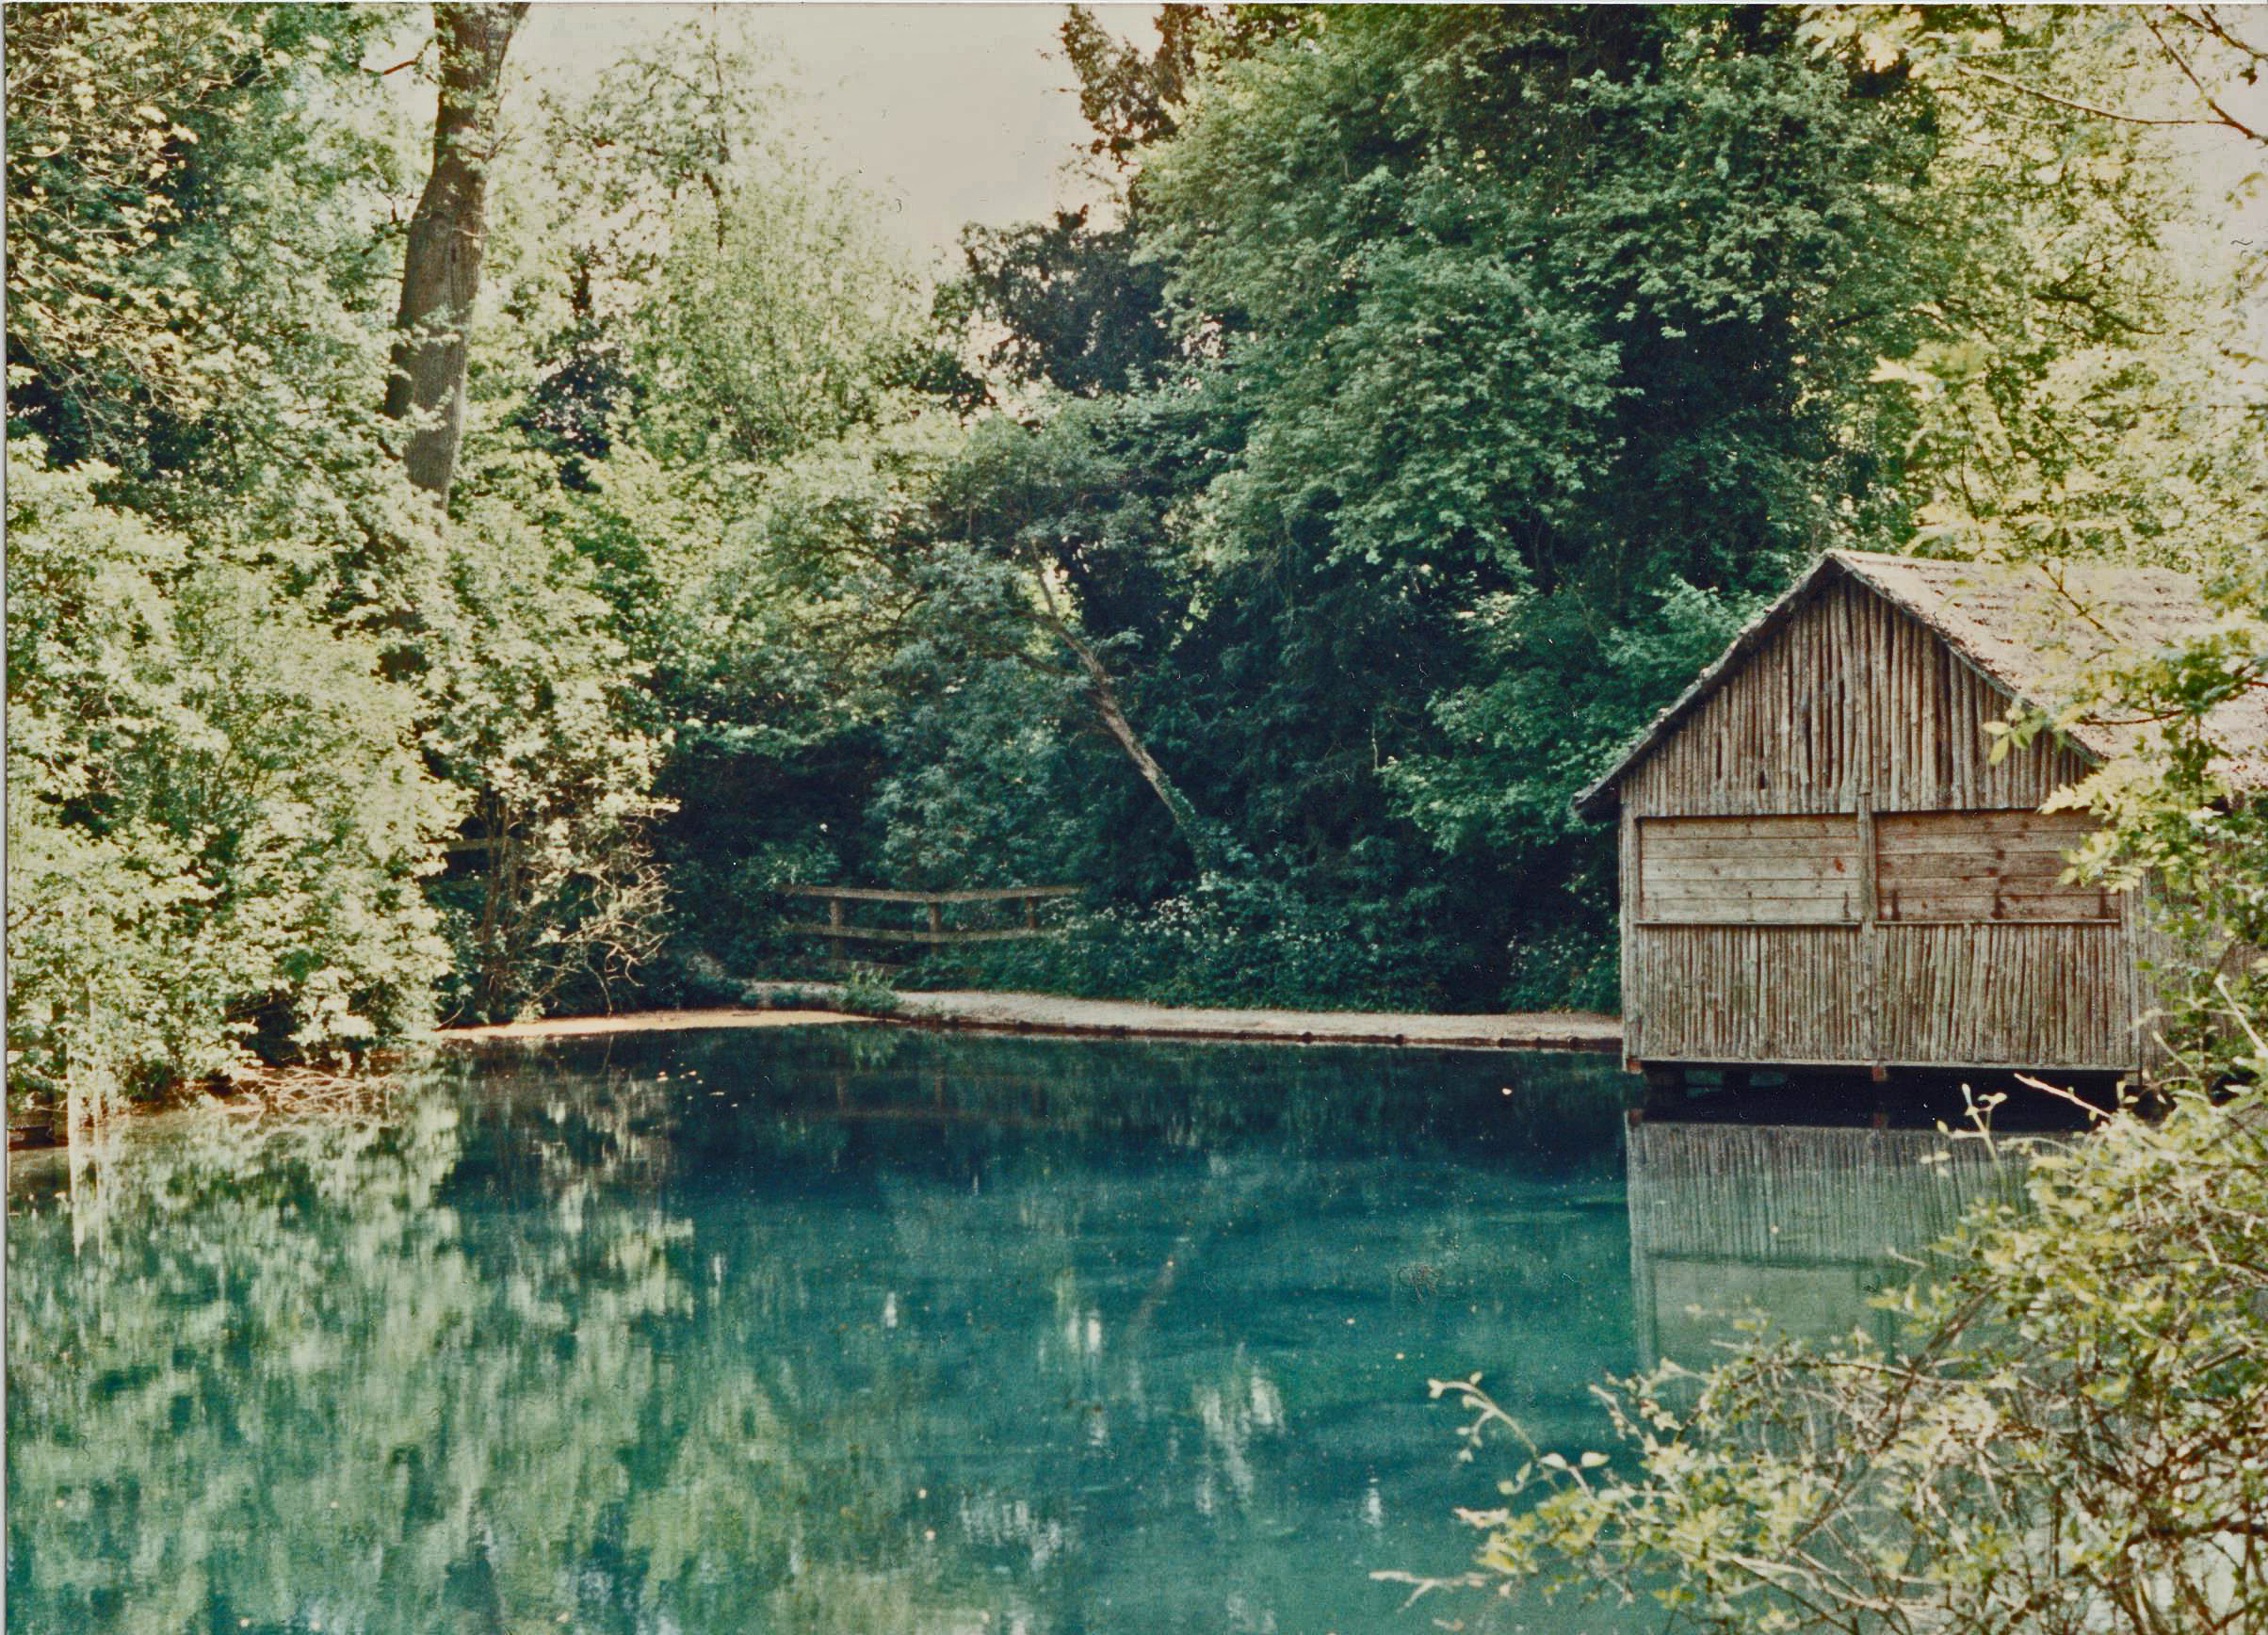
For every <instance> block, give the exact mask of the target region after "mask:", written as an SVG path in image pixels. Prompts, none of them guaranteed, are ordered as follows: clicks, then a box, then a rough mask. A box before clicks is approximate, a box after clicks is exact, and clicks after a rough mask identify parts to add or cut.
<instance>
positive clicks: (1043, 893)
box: [780, 885, 1079, 958]
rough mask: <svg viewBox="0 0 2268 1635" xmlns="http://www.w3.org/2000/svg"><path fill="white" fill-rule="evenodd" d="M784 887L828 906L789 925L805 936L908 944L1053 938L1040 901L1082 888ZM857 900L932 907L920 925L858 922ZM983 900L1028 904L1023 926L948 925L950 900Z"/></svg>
mask: <svg viewBox="0 0 2268 1635" xmlns="http://www.w3.org/2000/svg"><path fill="white" fill-rule="evenodd" d="M780 890H781V891H782V893H784V894H785V895H786V896H788V897H800V898H816V899H818V900H822V901H824V902H825V903H826V904H827V919H826V922H825V923H824V924H820V923H818V922H815V921H811V920H793V919H791V920H789V921H788V922H787V926H786V929H787V930H788V931H793V932H796V933H799V934H801V935H803V936H811V937H825V938H828V939H829V940H831V941H833V942H835V943H852V942H866V943H906V944H914V945H918V946H927V947H941V946H946V945H955V944H967V943H1001V942H1012V941H1015V940H1017V939H1019V938H1023V937H1045V936H1052V935H1054V934H1055V928H1053V927H1049V926H1044V925H1042V924H1040V904H1041V903H1042V902H1044V901H1045V900H1046V899H1048V898H1062V897H1077V895H1078V892H1079V888H1078V887H1077V886H1076V885H1008V886H990V887H985V888H982V889H980V890H971V891H892V890H887V889H884V888H882V887H877V886H866V885H784V886H782V887H781V888H780ZM853 902H872V903H905V904H910V905H913V906H915V907H918V908H923V909H926V910H928V919H929V924H928V925H927V926H926V927H923V928H918V929H916V928H913V927H900V926H875V925H853V924H851V923H850V920H849V919H848V918H847V917H845V915H844V912H843V909H844V905H845V904H846V903H853ZM979 902H981V903H1016V902H1021V903H1022V904H1023V905H1024V923H1023V924H1022V925H1020V926H948V925H947V924H946V923H945V910H946V908H947V906H948V904H953V903H979ZM838 958H839V956H838Z"/></svg>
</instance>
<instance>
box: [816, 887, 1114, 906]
mask: <svg viewBox="0 0 2268 1635" xmlns="http://www.w3.org/2000/svg"><path fill="white" fill-rule="evenodd" d="M1080 889H1081V888H1080V887H1078V886H1076V885H1007V886H990V887H986V888H984V889H981V890H973V891H889V890H885V889H883V888H882V887H879V886H868V885H783V886H782V887H780V890H781V891H782V892H784V893H786V895H787V896H789V897H834V898H842V899H843V900H844V901H845V902H1009V901H1012V900H1014V899H1016V898H1027V897H1076V896H1077V895H1078V893H1079V890H1080Z"/></svg>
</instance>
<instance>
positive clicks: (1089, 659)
mask: <svg viewBox="0 0 2268 1635" xmlns="http://www.w3.org/2000/svg"><path fill="white" fill-rule="evenodd" d="M1029 556H1030V558H1031V568H1032V572H1033V573H1034V574H1035V575H1038V577H1039V582H1040V598H1041V601H1042V602H1043V604H1044V605H1045V613H1044V614H1043V615H1042V618H1043V620H1044V622H1045V624H1046V625H1047V628H1048V629H1050V630H1051V631H1053V632H1054V633H1055V635H1056V637H1057V639H1060V640H1061V642H1062V644H1063V645H1064V646H1065V647H1068V648H1070V649H1071V653H1072V656H1073V657H1075V658H1077V660H1078V663H1079V669H1081V670H1082V671H1084V672H1086V676H1087V696H1088V698H1089V699H1091V700H1092V701H1093V704H1094V713H1095V714H1096V715H1097V716H1098V717H1100V718H1101V720H1102V723H1103V729H1104V730H1105V731H1106V732H1108V733H1109V734H1110V737H1112V738H1113V739H1114V740H1116V742H1117V744H1118V747H1119V748H1120V749H1121V750H1123V751H1125V752H1126V759H1127V760H1129V761H1131V762H1132V763H1133V764H1134V769H1135V771H1137V772H1139V773H1140V774H1141V775H1142V782H1143V783H1145V784H1147V785H1149V786H1150V793H1151V794H1153V795H1155V796H1157V797H1158V804H1159V805H1161V806H1163V807H1164V808H1165V810H1166V815H1167V816H1168V817H1171V818H1173V820H1174V828H1175V829H1176V830H1178V831H1179V832H1180V834H1181V838H1182V839H1183V841H1185V842H1186V843H1187V844H1188V846H1189V849H1190V850H1191V853H1193V854H1194V855H1195V857H1196V859H1197V863H1198V866H1200V867H1204V866H1207V865H1208V864H1209V863H1210V858H1209V856H1208V853H1207V846H1206V842H1205V839H1204V837H1203V835H1202V834H1200V833H1199V828H1198V825H1197V823H1196V821H1195V817H1196V814H1195V813H1194V812H1193V811H1191V807H1190V803H1189V801H1188V800H1187V798H1186V797H1184V796H1183V795H1182V793H1181V791H1180V790H1179V789H1176V788H1175V787H1174V783H1173V780H1172V779H1170V778H1168V777H1167V776H1166V775H1165V769H1164V768H1163V767H1161V766H1159V765H1158V757H1157V756H1155V755H1153V754H1151V753H1150V749H1149V746H1148V745H1147V744H1145V743H1143V742H1142V738H1141V737H1140V735H1138V734H1137V733H1136V732H1135V731H1134V723H1133V722H1132V721H1131V720H1128V719H1127V717H1126V705H1125V704H1121V703H1120V702H1119V697H1118V688H1116V687H1115V686H1113V685H1112V683H1111V680H1110V672H1109V671H1108V670H1107V669H1105V668H1104V666H1103V661H1102V656H1101V655H1100V654H1098V653H1096V652H1095V651H1094V649H1093V646H1091V645H1090V644H1089V643H1088V642H1087V641H1086V640H1085V639H1083V638H1082V637H1081V636H1080V635H1079V633H1078V632H1077V630H1075V629H1073V628H1072V624H1071V620H1070V618H1069V617H1068V616H1067V615H1066V614H1065V613H1064V612H1063V609H1062V608H1061V607H1060V606H1059V605H1058V604H1057V602H1056V599H1055V588H1054V586H1053V585H1051V584H1050V583H1049V582H1048V579H1047V568H1046V564H1045V563H1044V562H1043V561H1041V559H1040V555H1039V552H1037V551H1036V550H1030V551H1029Z"/></svg>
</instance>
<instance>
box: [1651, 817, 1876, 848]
mask: <svg viewBox="0 0 2268 1635" xmlns="http://www.w3.org/2000/svg"><path fill="white" fill-rule="evenodd" d="M1644 830H1645V841H1646V844H1647V845H1649V846H1658V845H1674V844H1676V843H1677V841H1679V840H1681V839H1693V840H1726V839H1733V840H1755V839H1772V840H1785V839H1788V838H1789V837H1790V836H1792V835H1807V836H1810V837H1811V838H1813V839H1822V838H1825V839H1851V838H1854V837H1855V835H1856V834H1857V833H1858V819H1857V818H1856V817H1853V816H1851V815H1850V814H1849V813H1841V812H1826V813H1813V814H1810V815H1808V816H1783V815H1780V814H1777V813H1774V814H1773V815H1771V816H1768V817H1648V818H1645V819H1644Z"/></svg>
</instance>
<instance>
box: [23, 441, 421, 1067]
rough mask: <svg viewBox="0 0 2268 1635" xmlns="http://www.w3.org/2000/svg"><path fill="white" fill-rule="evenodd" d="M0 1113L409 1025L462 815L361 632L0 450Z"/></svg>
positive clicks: (42, 466)
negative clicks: (1, 980)
mask: <svg viewBox="0 0 2268 1635" xmlns="http://www.w3.org/2000/svg"><path fill="white" fill-rule="evenodd" d="M9 456H10V458H9V461H8V468H9V469H8V546H9V549H8V633H9V647H8V713H9V721H8V794H9V799H8V1013H9V1022H8V1047H9V1074H8V1084H9V1095H10V1102H11V1105H17V1104H19V1103H20V1102H22V1101H23V1100H24V1099H26V1098H32V1099H45V1098H48V1097H51V1096H54V1095H56V1094H57V1093H61V1092H62V1091H63V1090H64V1088H65V1086H66V1085H67V1083H71V1082H73V1081H74V1080H76V1081H80V1082H81V1083H82V1087H83V1085H84V1083H86V1082H100V1083H105V1084H116V1085H118V1086H120V1087H121V1088H123V1089H125V1090H127V1091H128V1092H130V1093H146V1092H154V1091H157V1090H161V1089H163V1088H165V1087H167V1086H169V1085H170V1084H173V1083H177V1082H180V1081H182V1080H185V1079H186V1080H194V1079H198V1078H202V1077H209V1076H211V1075H213V1074H215V1073H218V1072H219V1071H221V1070H222V1069H224V1068H226V1067H227V1066H229V1065H230V1064H231V1063H233V1062H235V1061H236V1060H240V1059H241V1058H242V1057H243V1056H244V1055H245V1054H246V1052H247V1051H248V1049H251V1048H254V1047H256V1048H257V1049H259V1050H260V1051H261V1052H263V1053H265V1054H267V1055H269V1056H280V1055H287V1054H294V1053H309V1052H321V1051H327V1050H332V1049H336V1048H340V1047H344V1046H350V1045H353V1044H357V1043H359V1042H361V1041H364V1040H366V1039H369V1038H371V1037H373V1036H374V1035H377V1034H379V1033H382V1032H386V1031H393V1030H397V1029H400V1028H406V1027H410V1026H413V1025H414V1024H415V1023H416V1022H417V1021H418V1020H420V1019H421V1018H422V1017H423V1015H424V1013H425V1012H424V1005H425V995H426V993H427V990H428V986H429V983H430V982H431V980H432V979H433V978H434V977H436V976H437V975H438V974H439V973H440V971H441V970H442V969H443V968H444V966H445V965H446V950H445V948H444V947H443V945H442V943H441V940H440V938H439V937H438V936H437V934H436V928H435V921H434V916H433V914H432V912H431V910H430V909H429V907H428V906H427V904H426V902H425V899H424V897H423V894H422V888H421V876H422V875H424V874H425V873H426V872H428V871H429V868H430V867H431V866H432V862H433V860H434V858H435V857H436V855H437V851H438V840H439V836H440V834H441V832H442V831H443V830H444V829H445V828H446V826H447V825H448V823H449V822H450V821H451V820H452V817H453V803H452V801H451V798H450V796H449V794H448V792H447V791H446V790H445V789H444V788H443V787H442V786H441V785H439V784H437V783H436V782H435V780H434V779H433V778H432V777H431V776H430V774H429V772H428V771H427V769H426V768H425V766H424V763H423V761H422V759H421V757H420V755H419V753H418V752H417V747H416V730H415V696H414V694H413V693H412V692H410V691H409V690H408V689H407V688H402V687H399V686H397V685H394V684H392V683H389V682H387V681H385V680H383V679H381V676H380V674H379V672H378V649H377V646H376V644H375V642H374V641H372V640H370V639H367V638H365V637H363V636H360V635H357V634H353V633H343V632H340V631H337V630H334V629H332V628H330V627H329V626H327V625H325V624H324V623H321V622H319V621H318V620H317V619H316V617H315V615H314V614H312V613H311V612H310V611H309V610H308V609H307V608H305V607H303V606H302V605H301V604H300V603H299V602H298V601H296V600H295V599H294V598H293V597H292V595H291V594H289V592H288V591H287V590H286V589H285V587H284V585H283V584H282V583H280V582H279V581H278V580H277V578H276V577H275V576H274V575H271V574H269V573H267V572H266V571H264V570H262V569H260V568H257V567H252V566H246V565H242V564H239V563H235V562H230V561H226V560H219V561H216V560H211V559H201V553H200V552H199V551H198V550H197V549H196V548H195V547H193V545H192V543H191V542H189V541H187V540H186V539H184V538H182V537H180V536H179V535H176V534H172V533H168V532H165V531H162V530H160V529H158V528H156V527H154V526H152V525H151V524H149V523H148V522H147V521H146V520H144V519H142V518H140V517H138V516H136V515H135V514H133V513H131V512H127V511H123V510H117V509H114V508H112V507H109V506H106V505H105V504H103V503H102V502H101V500H100V499H98V498H97V496H96V485H97V484H99V483H100V482H101V481H102V480H104V479H105V478H106V477H107V475H108V474H107V473H106V472H105V470H104V469H103V468H101V467H99V466H89V467H83V468H80V469H77V470H73V471H58V470H55V469H53V468H51V467H50V466H49V465H48V464H47V463H46V460H45V455H44V451H43V450H42V449H41V446H40V445H37V444H36V443H29V442H25V443H19V444H14V445H11V446H10V449H9Z"/></svg>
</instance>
